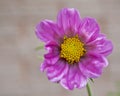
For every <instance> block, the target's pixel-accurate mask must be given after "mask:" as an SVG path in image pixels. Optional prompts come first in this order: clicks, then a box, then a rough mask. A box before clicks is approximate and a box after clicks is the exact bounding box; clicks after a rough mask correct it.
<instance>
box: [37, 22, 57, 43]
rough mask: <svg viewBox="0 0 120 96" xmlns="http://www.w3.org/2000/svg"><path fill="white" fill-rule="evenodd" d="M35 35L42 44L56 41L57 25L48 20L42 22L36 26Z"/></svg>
mask: <svg viewBox="0 0 120 96" xmlns="http://www.w3.org/2000/svg"><path fill="white" fill-rule="evenodd" d="M35 32H36V35H37V37H38V38H39V39H41V40H42V41H44V42H48V41H51V40H52V41H57V40H58V37H59V36H58V34H57V33H58V29H57V25H56V24H55V23H54V22H53V21H50V20H44V21H42V22H40V23H39V24H38V25H37V26H36V30H35Z"/></svg>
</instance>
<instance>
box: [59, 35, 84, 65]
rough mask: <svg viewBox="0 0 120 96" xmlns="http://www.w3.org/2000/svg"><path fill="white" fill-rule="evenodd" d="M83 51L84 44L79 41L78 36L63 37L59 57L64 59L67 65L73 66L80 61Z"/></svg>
mask: <svg viewBox="0 0 120 96" xmlns="http://www.w3.org/2000/svg"><path fill="white" fill-rule="evenodd" d="M85 51H86V50H85V48H84V44H83V43H82V42H81V41H80V40H79V38H78V36H74V37H70V38H67V37H64V41H63V43H62V44H61V52H60V57H61V58H64V59H66V61H67V62H68V63H69V64H73V63H75V62H79V61H80V58H81V56H83V55H84V53H85Z"/></svg>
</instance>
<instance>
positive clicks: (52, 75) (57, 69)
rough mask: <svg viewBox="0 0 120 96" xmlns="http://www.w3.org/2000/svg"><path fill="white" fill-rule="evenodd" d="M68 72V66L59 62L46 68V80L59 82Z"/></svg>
mask: <svg viewBox="0 0 120 96" xmlns="http://www.w3.org/2000/svg"><path fill="white" fill-rule="evenodd" d="M67 71H68V64H66V63H65V62H64V61H61V60H59V61H58V62H56V64H54V65H52V66H48V67H46V72H47V76H48V79H49V80H50V81H52V82H59V81H60V80H61V79H62V78H63V76H64V75H65V74H66V72H67Z"/></svg>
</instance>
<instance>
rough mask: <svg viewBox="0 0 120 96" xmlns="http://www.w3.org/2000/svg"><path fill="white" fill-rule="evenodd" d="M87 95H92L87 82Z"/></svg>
mask: <svg viewBox="0 0 120 96" xmlns="http://www.w3.org/2000/svg"><path fill="white" fill-rule="evenodd" d="M86 88H87V92H88V96H92V93H91V90H90V85H89V84H88V83H87V85H86Z"/></svg>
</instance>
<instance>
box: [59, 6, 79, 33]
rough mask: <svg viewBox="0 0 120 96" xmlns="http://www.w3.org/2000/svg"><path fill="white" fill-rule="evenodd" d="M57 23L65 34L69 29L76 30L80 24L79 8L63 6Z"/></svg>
mask: <svg viewBox="0 0 120 96" xmlns="http://www.w3.org/2000/svg"><path fill="white" fill-rule="evenodd" d="M57 24H58V27H59V28H61V29H63V30H61V32H63V33H64V34H67V33H65V32H69V31H73V32H76V31H77V30H78V27H79V24H80V15H79V12H78V10H76V9H74V8H63V9H62V10H61V11H60V12H59V14H58V17H57Z"/></svg>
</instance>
